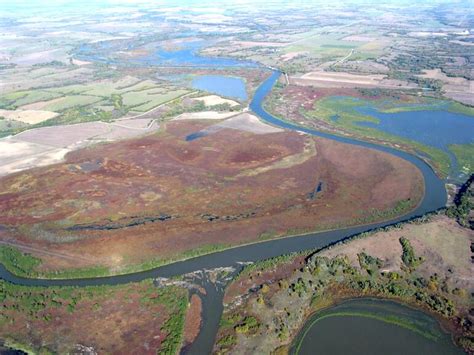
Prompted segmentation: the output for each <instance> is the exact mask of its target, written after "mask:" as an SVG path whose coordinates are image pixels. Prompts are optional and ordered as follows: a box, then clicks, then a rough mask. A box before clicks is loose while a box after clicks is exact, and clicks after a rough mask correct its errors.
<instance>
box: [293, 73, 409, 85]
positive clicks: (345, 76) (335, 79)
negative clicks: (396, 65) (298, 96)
mask: <svg viewBox="0 0 474 355" xmlns="http://www.w3.org/2000/svg"><path fill="white" fill-rule="evenodd" d="M290 82H291V83H292V84H296V85H310V86H319V87H325V88H326V87H327V88H356V87H367V88H371V87H373V88H375V87H378V88H385V89H390V88H394V89H403V88H404V89H407V88H416V87H417V86H416V84H411V83H408V82H404V81H401V80H394V79H386V76H385V75H380V74H371V75H359V74H350V73H342V72H324V71H313V72H309V73H306V74H303V75H301V76H291V77H290Z"/></svg>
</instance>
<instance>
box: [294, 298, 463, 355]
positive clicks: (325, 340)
mask: <svg viewBox="0 0 474 355" xmlns="http://www.w3.org/2000/svg"><path fill="white" fill-rule="evenodd" d="M292 353H293V354H299V355H305V354H315V353H318V354H332V355H338V354H341V355H342V354H364V355H376V354H384V355H387V354H394V355H395V354H404V355H406V354H413V355H415V354H430V355H436V354H439V355H441V354H443V355H448V354H462V353H463V352H462V351H461V350H460V349H459V348H457V347H456V346H455V345H454V344H453V343H452V341H451V337H450V336H449V335H448V334H446V333H444V332H443V330H442V329H441V327H440V326H439V324H438V322H437V321H436V320H435V319H434V318H432V317H430V316H428V315H427V314H425V313H423V312H420V311H417V310H415V309H412V308H409V307H406V306H403V305H401V304H398V303H395V302H391V301H383V300H375V299H357V300H350V301H346V302H344V303H341V304H340V305H337V306H335V307H332V308H330V309H327V310H324V311H321V312H318V313H317V314H316V315H314V316H313V317H311V318H310V319H309V320H308V321H307V322H306V325H305V327H303V330H302V331H301V332H300V335H299V336H298V338H297V339H296V340H295V344H294V345H293V347H292Z"/></svg>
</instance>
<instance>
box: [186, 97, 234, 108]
mask: <svg viewBox="0 0 474 355" xmlns="http://www.w3.org/2000/svg"><path fill="white" fill-rule="evenodd" d="M193 100H194V101H202V102H204V105H206V106H214V105H221V104H229V105H230V106H231V107H232V106H237V105H239V103H238V102H236V101H234V100H229V99H224V98H223V97H220V96H217V95H207V96H201V97H196V98H194V99H193Z"/></svg>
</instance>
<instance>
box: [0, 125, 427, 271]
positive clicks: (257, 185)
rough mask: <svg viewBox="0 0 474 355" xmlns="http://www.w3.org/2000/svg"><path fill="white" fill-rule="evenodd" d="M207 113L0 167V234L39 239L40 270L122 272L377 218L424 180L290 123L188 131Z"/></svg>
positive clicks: (21, 240) (24, 241) (415, 192)
mask: <svg viewBox="0 0 474 355" xmlns="http://www.w3.org/2000/svg"><path fill="white" fill-rule="evenodd" d="M247 118H248V117H247ZM247 118H246V119H247ZM209 125H212V122H211V121H208V122H206V121H201V120H199V121H172V122H169V123H167V124H166V126H165V127H163V129H162V130H161V131H160V132H159V133H158V134H154V135H149V136H146V137H143V138H140V139H131V140H126V141H121V142H117V143H111V144H101V145H95V146H91V147H88V148H85V149H81V150H78V151H74V152H71V153H69V154H68V155H67V156H66V160H65V162H63V163H60V164H56V165H53V166H50V167H44V168H37V169H33V170H30V171H27V172H21V173H17V174H13V175H10V176H6V177H4V178H2V179H0V191H1V193H0V216H1V217H0V224H1V225H3V226H4V227H5V228H6V229H5V231H4V233H2V235H1V236H0V238H1V240H3V241H8V242H9V243H13V244H15V243H16V244H18V246H19V248H20V249H21V245H28V246H30V247H32V248H34V250H35V251H34V252H33V254H34V255H36V256H38V257H40V258H41V259H42V260H43V263H42V264H41V269H42V271H45V272H46V271H52V270H58V269H63V268H77V267H90V266H96V265H102V266H105V267H109V268H111V269H113V270H114V271H117V272H119V271H120V269H121V268H123V267H126V266H127V265H130V264H138V263H142V262H145V261H149V260H150V259H153V260H156V259H157V258H159V259H162V260H167V259H169V258H170V257H176V256H177V255H180V254H181V253H184V252H189V251H192V250H196V249H198V250H199V248H202V247H205V246H213V245H226V246H227V245H235V244H239V243H246V242H255V241H259V240H261V238H264V237H265V238H267V237H268V236H269V235H270V236H277V235H286V234H294V233H301V232H304V231H310V230H315V229H327V228H331V227H340V226H342V225H349V224H357V223H361V221H366V220H367V218H369V219H371V220H373V219H380V218H384V217H381V216H387V215H384V214H382V215H380V214H378V215H377V216H375V215H374V212H377V213H379V212H383V211H388V213H391V212H390V211H392V212H393V211H398V210H397V208H398V206H399V203H400V202H402V201H405V202H407V201H408V204H409V205H410V206H414V205H416V204H417V201H418V200H419V199H420V198H421V195H422V192H423V180H422V176H421V174H420V172H419V171H418V170H417V169H416V168H415V167H414V166H412V165H411V164H410V163H408V162H406V161H404V160H401V159H399V158H396V157H394V156H391V155H388V154H385V153H382V152H377V151H374V150H368V149H364V148H361V147H354V146H348V145H345V144H341V143H338V142H335V141H331V140H327V139H323V138H313V137H310V136H307V135H303V134H299V133H296V132H286V131H283V132H274V133H266V134H258V135H256V134H254V133H250V132H247V131H242V130H238V131H236V130H234V129H232V130H231V129H225V128H224V129H221V130H219V131H218V132H215V133H214V134H212V135H209V136H204V137H201V138H199V139H195V140H192V141H187V140H186V137H188V136H189V135H190V134H192V133H195V132H199V131H201V130H203V129H205V128H206V127H209ZM260 133H263V132H260ZM311 147H312V148H311ZM308 149H309V150H308ZM305 152H307V153H305ZM268 167H271V168H268ZM248 171H256V172H255V173H254V174H242V172H248ZM319 183H322V191H320V192H318V193H315V189H316V187H317V186H318V184H319ZM394 213H397V212H394ZM398 213H399V212H398ZM390 216H391V215H390ZM385 218H387V217H385ZM42 251H47V252H48V254H45V253H42ZM55 253H57V254H58V257H55V255H54V254H55ZM64 254H66V255H69V256H72V257H71V258H69V259H67V258H63V257H60V256H59V255H64ZM74 256H78V258H77V259H75V258H74ZM79 257H80V258H79Z"/></svg>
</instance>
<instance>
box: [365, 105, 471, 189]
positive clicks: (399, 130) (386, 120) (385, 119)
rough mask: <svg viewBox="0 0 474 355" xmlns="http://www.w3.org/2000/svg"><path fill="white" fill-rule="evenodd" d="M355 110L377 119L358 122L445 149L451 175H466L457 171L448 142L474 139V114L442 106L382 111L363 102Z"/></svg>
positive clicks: (465, 141)
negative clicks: (404, 110)
mask: <svg viewBox="0 0 474 355" xmlns="http://www.w3.org/2000/svg"><path fill="white" fill-rule="evenodd" d="M357 111H358V112H360V113H362V114H364V115H370V116H373V117H376V118H377V119H378V120H379V122H378V123H375V122H366V121H363V122H357V125H359V126H364V127H371V128H375V129H377V130H380V131H383V132H387V133H390V134H393V135H396V136H399V137H403V138H408V139H410V140H413V141H415V142H419V143H422V144H424V145H427V146H431V147H434V148H437V149H440V150H442V151H443V152H445V153H447V154H448V156H449V159H450V161H451V164H450V165H451V167H450V177H451V178H453V179H455V180H459V181H463V180H464V179H465V176H464V175H465V174H464V173H463V172H461V171H460V167H459V164H458V162H457V159H456V156H455V155H454V154H453V153H452V152H451V151H450V150H449V145H451V144H471V143H474V117H470V116H467V115H463V114H460V113H452V112H449V111H445V110H442V109H440V110H423V111H407V112H397V113H384V112H380V111H378V110H377V109H375V108H373V107H368V106H365V107H360V108H358V109H357Z"/></svg>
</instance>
